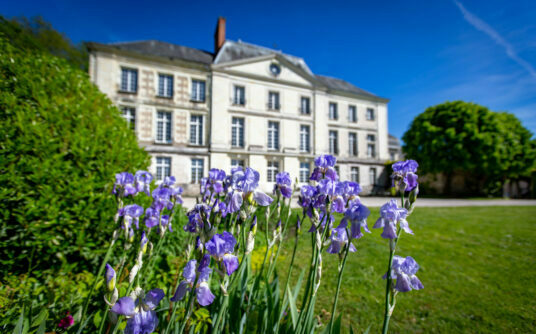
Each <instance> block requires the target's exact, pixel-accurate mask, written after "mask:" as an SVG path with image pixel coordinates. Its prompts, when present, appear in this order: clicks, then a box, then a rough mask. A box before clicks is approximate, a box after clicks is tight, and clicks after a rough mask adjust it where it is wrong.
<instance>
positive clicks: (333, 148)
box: [329, 130, 339, 154]
mask: <svg viewBox="0 0 536 334" xmlns="http://www.w3.org/2000/svg"><path fill="white" fill-rule="evenodd" d="M329 154H339V134H338V132H337V131H334V130H330V131H329Z"/></svg>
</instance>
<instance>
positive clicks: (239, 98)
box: [233, 85, 246, 106]
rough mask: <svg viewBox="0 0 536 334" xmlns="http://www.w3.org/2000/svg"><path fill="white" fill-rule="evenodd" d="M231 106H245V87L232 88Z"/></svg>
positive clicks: (236, 86)
mask: <svg viewBox="0 0 536 334" xmlns="http://www.w3.org/2000/svg"><path fill="white" fill-rule="evenodd" d="M239 92H240V93H239ZM233 104H234V105H235V106H245V105H246V87H245V86H242V85H234V86H233Z"/></svg>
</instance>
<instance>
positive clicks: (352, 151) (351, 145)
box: [348, 132, 359, 157]
mask: <svg viewBox="0 0 536 334" xmlns="http://www.w3.org/2000/svg"><path fill="white" fill-rule="evenodd" d="M358 154H359V149H358V146H357V132H348V155H350V156H351V157H357V155H358Z"/></svg>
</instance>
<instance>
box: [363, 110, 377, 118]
mask: <svg viewBox="0 0 536 334" xmlns="http://www.w3.org/2000/svg"><path fill="white" fill-rule="evenodd" d="M365 115H366V119H367V121H373V120H375V119H376V111H375V109H374V108H367V111H366V112H365Z"/></svg>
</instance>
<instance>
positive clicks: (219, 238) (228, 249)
mask: <svg viewBox="0 0 536 334" xmlns="http://www.w3.org/2000/svg"><path fill="white" fill-rule="evenodd" d="M235 246H236V239H235V237H233V235H232V234H231V233H229V232H227V231H224V232H223V233H222V234H215V235H214V236H213V237H212V239H210V240H209V241H207V242H206V243H205V248H206V250H207V251H208V252H209V254H210V255H212V256H213V257H214V259H215V260H216V261H222V263H223V266H224V268H225V272H226V273H227V275H228V276H231V274H232V273H233V272H235V270H236V269H238V257H236V255H234V254H233V252H234V248H235Z"/></svg>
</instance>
